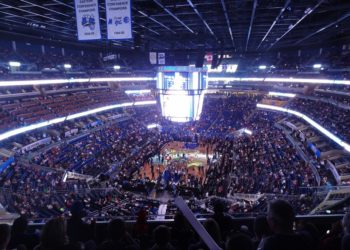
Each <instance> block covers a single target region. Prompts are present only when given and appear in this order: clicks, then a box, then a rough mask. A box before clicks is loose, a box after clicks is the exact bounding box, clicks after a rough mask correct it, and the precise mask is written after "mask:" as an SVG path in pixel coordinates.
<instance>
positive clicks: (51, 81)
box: [0, 72, 350, 87]
mask: <svg viewBox="0 0 350 250" xmlns="http://www.w3.org/2000/svg"><path fill="white" fill-rule="evenodd" d="M161 74H162V72H159V73H158V77H157V78H154V77H103V78H100V77H93V78H71V79H38V80H18V81H17V80H16V81H0V87H10V86H26V85H47V84H52V85H54V84H65V83H89V82H145V81H156V80H157V79H158V84H162V82H161V81H159V77H160V76H161ZM203 78H204V79H206V81H207V82H208V81H209V82H217V81H224V82H279V83H306V84H331V85H332V84H336V85H350V80H332V79H311V78H273V77H270V78H256V77H247V78H245V77H242V78H239V77H206V76H203Z"/></svg>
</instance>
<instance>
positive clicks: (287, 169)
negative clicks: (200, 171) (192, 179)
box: [207, 111, 315, 196]
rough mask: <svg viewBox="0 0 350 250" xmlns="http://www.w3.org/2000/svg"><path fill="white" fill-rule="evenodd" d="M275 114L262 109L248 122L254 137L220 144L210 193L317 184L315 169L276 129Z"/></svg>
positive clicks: (289, 188)
mask: <svg viewBox="0 0 350 250" xmlns="http://www.w3.org/2000/svg"><path fill="white" fill-rule="evenodd" d="M271 116H272V115H271V114H268V113H265V112H263V111H258V112H257V113H255V114H254V115H253V116H252V117H251V121H252V123H251V124H249V125H248V127H249V128H251V130H252V131H253V134H252V135H251V136H243V137H240V138H236V139H233V140H225V141H223V142H221V143H218V144H217V145H216V153H217V154H220V155H221V159H220V160H219V161H217V162H216V163H215V164H212V166H211V167H210V169H209V170H208V173H207V186H208V187H209V190H208V191H209V193H212V194H216V195H219V196H226V195H227V193H237V192H238V193H258V192H261V193H279V194H295V193H298V192H299V188H300V187H308V186H314V185H315V178H314V176H313V174H312V171H311V169H310V168H309V167H307V166H306V164H305V163H304V162H303V161H302V160H301V159H300V158H299V157H298V155H297V153H296V151H295V149H294V148H293V147H292V146H291V145H290V144H289V142H288V141H287V139H286V138H285V135H284V134H283V132H282V131H280V130H278V129H277V128H274V126H273V118H272V117H271ZM272 138H273V139H272Z"/></svg>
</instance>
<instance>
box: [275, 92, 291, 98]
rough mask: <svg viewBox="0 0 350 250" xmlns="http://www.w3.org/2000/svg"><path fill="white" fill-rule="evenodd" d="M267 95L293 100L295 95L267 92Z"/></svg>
mask: <svg viewBox="0 0 350 250" xmlns="http://www.w3.org/2000/svg"><path fill="white" fill-rule="evenodd" d="M269 95H271V96H282V97H291V98H294V97H295V96H296V94H293V93H281V92H271V91H270V92H269Z"/></svg>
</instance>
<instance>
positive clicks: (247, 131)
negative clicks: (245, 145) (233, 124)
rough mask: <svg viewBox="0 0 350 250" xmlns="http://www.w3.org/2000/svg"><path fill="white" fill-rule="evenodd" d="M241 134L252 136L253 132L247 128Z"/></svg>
mask: <svg viewBox="0 0 350 250" xmlns="http://www.w3.org/2000/svg"><path fill="white" fill-rule="evenodd" d="M243 133H246V134H247V135H252V134H253V132H252V131H251V130H249V129H247V128H245V129H243Z"/></svg>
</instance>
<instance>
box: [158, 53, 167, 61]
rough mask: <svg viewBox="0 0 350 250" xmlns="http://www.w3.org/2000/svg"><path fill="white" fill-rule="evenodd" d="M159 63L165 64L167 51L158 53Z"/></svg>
mask: <svg viewBox="0 0 350 250" xmlns="http://www.w3.org/2000/svg"><path fill="white" fill-rule="evenodd" d="M158 64H165V53H158Z"/></svg>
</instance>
